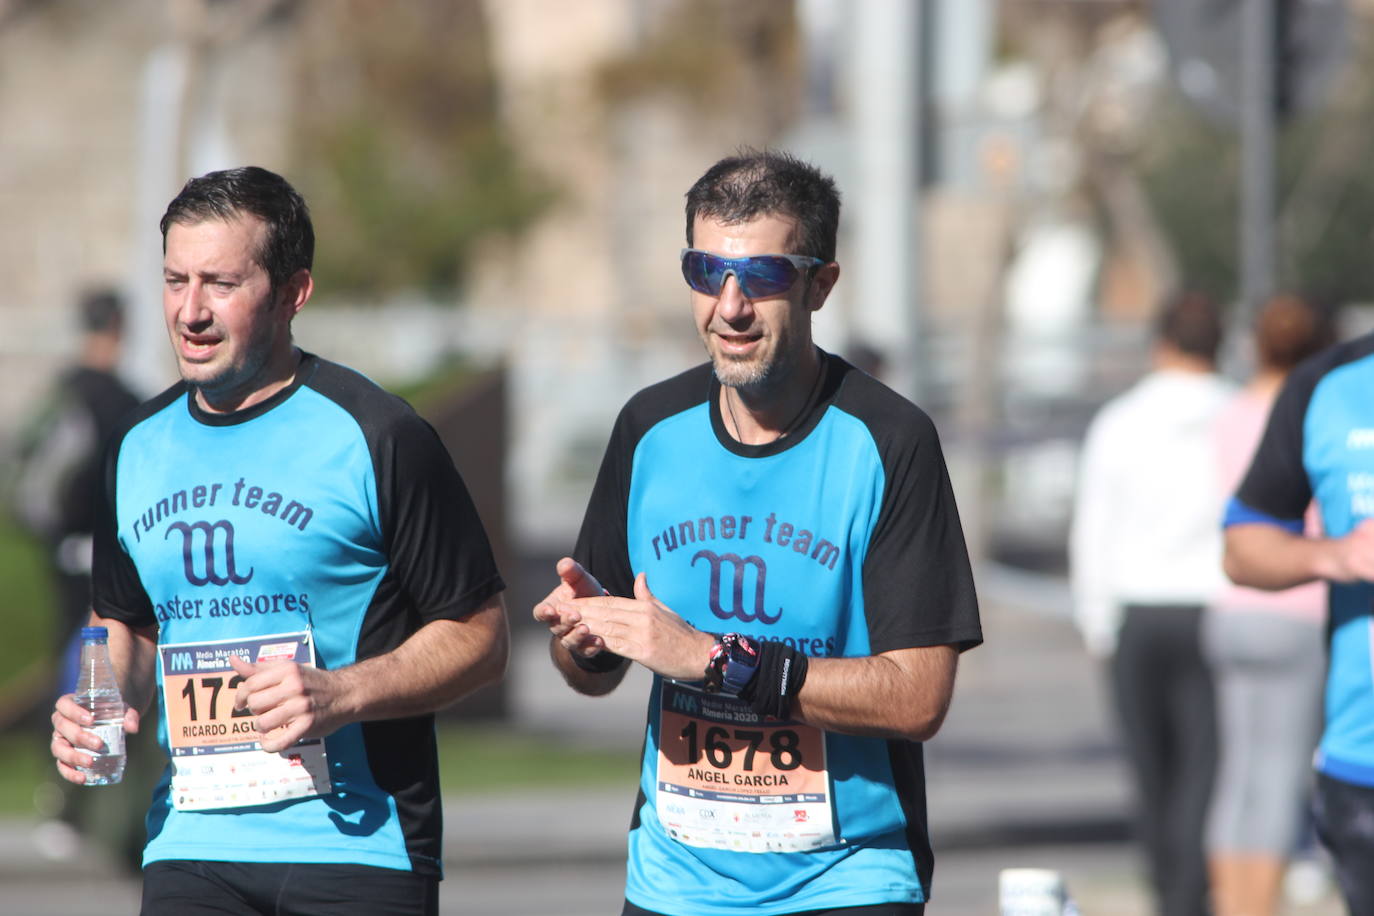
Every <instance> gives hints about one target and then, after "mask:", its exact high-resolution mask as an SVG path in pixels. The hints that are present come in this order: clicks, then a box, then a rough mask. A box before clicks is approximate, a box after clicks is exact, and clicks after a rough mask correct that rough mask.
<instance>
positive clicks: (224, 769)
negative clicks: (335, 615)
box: [158, 631, 331, 811]
mask: <svg viewBox="0 0 1374 916" xmlns="http://www.w3.org/2000/svg"><path fill="white" fill-rule="evenodd" d="M158 653H159V662H160V663H161V666H162V701H163V709H165V710H166V713H167V743H168V746H169V748H170V750H171V754H172V792H171V795H172V805H173V806H174V807H175V808H176V809H177V810H178V811H206V810H212V809H216V808H243V807H251V806H253V805H265V804H270V803H272V802H279V801H284V800H286V799H293V798H310V797H312V796H315V795H324V794H326V793H328V792H329V791H330V789H331V785H330V781H329V762H328V760H327V759H326V757H325V745H324V740H323V739H321V738H304V739H302V740H300V741H298V742H296V743H295V744H294V745H292V746H291V747H289V748H287V749H286V750H284V751H282V752H280V753H276V754H273V753H268V752H267V751H264V750H263V749H262V746H261V745H260V744H259V743H258V733H257V729H256V727H255V725H254V721H253V716H252V714H251V713H249V712H248V711H247V710H246V709H239V710H236V709H234V694H235V693H236V692H237V690H238V686H239V684H240V683H242V682H243V677H242V676H240V675H239V674H238V673H237V672H236V671H234V668H233V666H232V665H230V664H229V656H230V655H237V656H238V657H239V658H242V659H244V660H245V661H248V662H252V663H254V664H263V663H266V662H272V661H293V662H297V663H299V664H303V665H312V666H313V665H314V663H315V653H314V645H313V644H312V642H311V640H310V633H309V632H308V631H305V632H300V633H277V634H273V635H271V636H255V637H251V638H247V639H226V640H218V641H215V642H204V643H177V644H175V645H165V646H159V647H158Z"/></svg>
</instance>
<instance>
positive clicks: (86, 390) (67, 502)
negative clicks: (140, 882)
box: [10, 288, 151, 864]
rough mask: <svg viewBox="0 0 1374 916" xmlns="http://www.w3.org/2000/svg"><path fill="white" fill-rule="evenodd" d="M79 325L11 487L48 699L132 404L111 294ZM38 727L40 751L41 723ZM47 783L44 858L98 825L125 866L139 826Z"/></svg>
mask: <svg viewBox="0 0 1374 916" xmlns="http://www.w3.org/2000/svg"><path fill="white" fill-rule="evenodd" d="M77 318H78V320H79V322H80V334H81V340H80V344H79V348H78V351H77V355H76V360H75V362H74V363H73V364H72V365H71V366H70V367H69V368H67V369H65V370H64V371H63V372H62V373H61V374H60V375H59V376H58V378H57V381H56V383H55V384H54V385H53V387H52V390H51V391H50V392H49V393H48V394H47V395H46V396H45V397H44V398H43V399H42V400H41V401H40V402H39V406H38V408H37V409H36V410H35V411H34V413H33V415H32V417H30V419H29V421H28V423H27V424H26V427H25V432H24V433H23V435H22V436H21V438H20V445H19V450H18V455H17V456H16V457H17V461H16V466H15V467H16V470H15V473H14V477H13V479H12V480H11V481H10V486H11V490H10V504H11V510H12V512H13V514H14V516H15V518H16V519H17V520H18V521H19V523H20V525H21V526H22V527H23V528H24V529H25V530H26V531H27V532H28V533H29V534H30V535H31V536H33V537H34V538H35V539H36V540H37V541H38V542H39V543H40V544H41V545H42V549H43V554H44V556H45V558H46V560H47V571H48V574H49V578H50V580H51V583H52V590H53V596H54V599H55V607H54V613H55V616H56V626H55V627H54V628H53V637H54V638H53V643H52V646H53V652H52V660H51V666H52V669H53V670H54V671H55V672H56V676H55V678H54V680H53V682H52V685H51V686H52V691H51V696H52V697H56V696H58V695H60V694H63V693H67V692H68V691H70V690H71V689H72V685H73V684H74V683H75V680H76V668H77V659H78V657H79V655H80V650H81V645H80V643H81V640H80V633H81V627H82V626H83V625H84V623H85V621H86V618H87V617H88V616H89V615H90V612H91V532H92V530H93V527H94V523H95V507H96V504H97V501H98V500H99V498H100V482H101V481H100V477H101V456H102V455H103V454H104V451H105V448H106V446H107V445H108V443H109V440H110V436H111V435H112V431H113V430H114V428H115V425H116V424H117V422H118V421H119V419H120V418H121V417H122V416H123V415H124V414H125V413H126V412H128V411H129V410H131V409H133V408H134V407H135V406H137V405H138V401H139V399H138V397H137V396H136V395H135V394H134V393H133V391H132V390H130V388H129V387H128V385H126V384H125V383H124V380H123V379H122V378H121V377H120V376H119V374H118V372H117V371H116V367H117V366H118V365H119V359H120V355H121V352H122V349H123V346H124V300H123V298H122V297H121V296H120V294H119V293H118V292H116V291H115V290H113V289H110V288H98V289H92V290H90V291H89V292H87V293H85V294H84V295H82V297H81V300H80V302H79V303H78V308H77ZM49 701H50V700H49ZM45 705H46V702H45ZM41 725H42V739H43V746H44V748H45V749H46V747H47V744H48V739H49V737H50V736H49V723H48V721H47V719H46V718H44V719H43V720H42V722H41ZM145 743H146V742H145ZM128 779H129V783H130V784H131V785H138V786H140V787H141V786H142V783H144V782H147V783H148V784H149V785H151V781H150V775H149V774H147V773H146V772H145V771H144V770H143V769H139V768H138V767H135V769H134V771H133V772H131V773H129V774H128ZM50 785H54V786H56V789H55V790H53V791H50V792H49V793H48V794H50V795H52V796H53V798H54V800H56V799H57V798H58V797H59V796H60V799H61V802H60V806H59V807H58V809H57V810H56V811H54V812H53V813H55V814H57V815H58V817H57V818H54V819H52V820H49V821H47V822H45V823H43V824H41V825H40V826H39V828H38V830H37V833H36V835H35V842H36V843H37V844H38V845H39V846H40V847H41V850H42V852H43V853H44V854H45V855H47V856H50V857H52V858H65V857H68V856H71V855H74V854H75V853H76V850H77V845H78V837H77V830H78V829H80V830H86V829H91V828H96V827H97V825H96V824H95V823H94V821H96V820H99V821H101V825H99V831H100V837H101V839H102V840H103V841H106V842H108V843H109V844H110V845H111V848H112V849H113V850H114V851H115V852H116V854H117V855H119V856H120V857H121V858H122V859H125V860H126V861H129V862H130V864H132V859H131V858H130V857H131V856H132V855H133V854H134V853H135V851H136V850H137V849H138V847H139V846H141V844H142V825H141V824H140V823H139V822H138V820H137V818H127V817H120V816H119V815H120V814H122V813H125V812H123V811H117V810H114V809H111V808H109V805H110V804H112V803H113V802H111V801H108V800H104V799H102V800H101V802H102V815H103V814H112V815H115V816H114V817H105V816H99V817H97V815H96V813H95V812H93V811H92V810H90V803H91V802H93V801H94V800H93V799H92V798H91V797H90V795H89V793H87V794H86V795H82V794H81V793H80V792H79V791H72V790H71V789H70V788H69V787H68V786H67V785H66V783H63V782H61V781H60V780H53V781H52V782H51V783H50ZM128 791H129V790H127V789H120V790H118V792H117V793H112V794H117V795H123V794H125V793H126V792H128ZM125 825H128V826H127V827H126V826H125Z"/></svg>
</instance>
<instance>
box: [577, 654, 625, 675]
mask: <svg viewBox="0 0 1374 916" xmlns="http://www.w3.org/2000/svg"><path fill="white" fill-rule="evenodd" d="M568 654H569V655H571V656H572V660H573V664H574V665H576V666H577V667H579V668H581V669H582V670H583V671H590V672H591V673H592V674H606V673H607V672H610V671H614V670H615V669H617V668H619V667H620V663H621V662H623V661H625V656H623V655H616V654H615V653H614V652H611V651H610V650H608V649H602V650H601V651H600V652H598V653H596V654H595V655H593V656H592V657H591V658H588V657H587V656H585V655H583V654H582V653H581V652H569V653H568Z"/></svg>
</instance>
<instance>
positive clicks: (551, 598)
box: [534, 557, 605, 658]
mask: <svg viewBox="0 0 1374 916" xmlns="http://www.w3.org/2000/svg"><path fill="white" fill-rule="evenodd" d="M555 570H556V571H557V573H558V580H559V581H558V585H557V587H555V588H554V590H553V591H551V592H549V594H548V597H547V598H545V599H544V600H543V601H541V602H539V603H538V604H536V605H535V606H534V619H535V620H538V621H539V622H540V623H543V624H545V625H547V626H548V628H549V632H550V633H552V634H553V637H554V639H556V640H558V643H559V645H561V646H562V647H563V648H564V649H566V650H567V651H568V653H569V654H576V655H581V656H582V657H584V658H590V657H591V656H593V655H595V654H596V653H598V652H600V651H601V650H602V649H603V648H605V643H603V642H602V641H601V638H600V637H598V636H593V635H592V633H591V631H590V630H588V629H587V625H586V624H584V623H583V622H582V617H581V615H579V614H578V613H577V612H576V611H565V612H563V613H560V612H559V610H558V605H559V603H560V602H566V601H571V600H572V599H574V598H597V597H600V596H601V595H603V594H605V590H604V589H602V587H601V583H600V582H597V581H596V578H595V577H594V576H593V575H592V574H591V573H589V572H587V571H586V570H585V569H583V568H582V564H581V563H578V562H577V561H576V560H574V559H572V558H571V557H564V558H563V559H561V560H559V561H558V565H557V566H556V567H555ZM565 607H566V605H565Z"/></svg>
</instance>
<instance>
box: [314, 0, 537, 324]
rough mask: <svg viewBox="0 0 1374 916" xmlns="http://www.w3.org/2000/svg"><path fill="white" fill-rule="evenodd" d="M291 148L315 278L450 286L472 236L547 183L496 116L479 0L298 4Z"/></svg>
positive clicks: (524, 205) (525, 214)
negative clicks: (299, 43)
mask: <svg viewBox="0 0 1374 916" xmlns="http://www.w3.org/2000/svg"><path fill="white" fill-rule="evenodd" d="M302 13H303V16H304V19H305V22H304V23H303V29H302V34H303V35H306V36H309V41H308V44H306V45H305V47H304V50H303V51H302V53H301V56H300V60H299V80H300V85H299V107H298V115H297V117H296V122H295V124H294V137H293V152H294V155H295V157H296V159H297V160H298V170H299V174H300V175H302V176H303V177H302V180H301V185H302V191H303V192H304V193H305V195H306V197H307V199H309V200H310V202H311V209H312V211H313V214H314V217H315V226H316V231H317V232H318V233H319V235H320V238H321V244H320V245H319V249H318V255H317V257H318V259H319V264H318V265H317V266H318V268H319V271H318V272H319V275H320V276H321V277H322V278H326V286H325V290H324V292H326V293H331V294H341V295H344V296H350V297H365V296H375V295H378V294H382V293H386V292H393V291H397V290H422V291H424V292H426V293H428V294H430V295H434V296H444V295H447V294H451V293H452V292H453V291H454V290H455V289H458V288H460V287H461V285H462V283H463V281H464V278H465V274H466V270H467V267H468V262H469V260H470V258H472V257H473V256H474V253H475V246H476V244H477V243H478V242H479V241H480V240H481V239H482V238H483V237H484V236H487V235H489V234H492V233H514V232H519V231H520V230H522V229H524V228H525V227H527V226H529V225H530V224H531V223H532V222H533V220H534V219H535V218H536V217H537V216H538V215H539V214H540V213H541V212H543V210H544V209H545V207H546V206H548V205H549V204H550V203H551V202H552V201H553V199H554V197H555V191H554V189H553V188H552V186H551V185H550V184H549V183H548V182H547V181H546V180H544V179H543V178H541V177H539V176H537V175H535V174H533V172H532V171H531V170H529V169H527V168H526V167H524V166H523V165H522V160H521V157H520V155H519V151H518V150H517V149H515V148H514V146H513V144H512V143H511V141H510V140H509V138H508V137H507V136H506V135H505V133H504V132H503V130H502V128H501V125H500V123H499V120H498V117H497V110H496V107H497V103H496V91H495V81H494V78H493V73H492V66H491V61H490V55H489V53H488V48H487V32H486V28H485V17H484V15H483V4H482V2H481V0H408V2H406V3H387V2H379V0H341V2H336V3H320V4H309V5H308V6H307V7H305V8H304V9H303V10H302Z"/></svg>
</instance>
